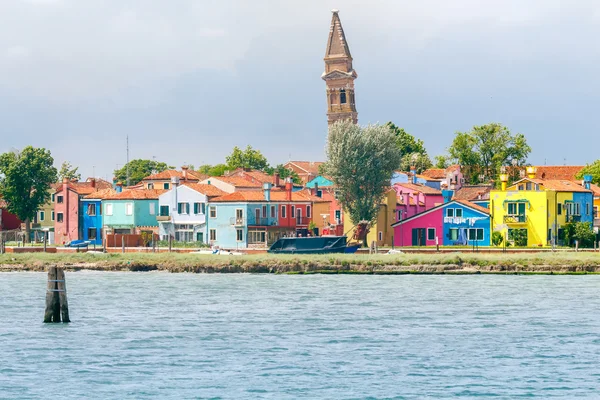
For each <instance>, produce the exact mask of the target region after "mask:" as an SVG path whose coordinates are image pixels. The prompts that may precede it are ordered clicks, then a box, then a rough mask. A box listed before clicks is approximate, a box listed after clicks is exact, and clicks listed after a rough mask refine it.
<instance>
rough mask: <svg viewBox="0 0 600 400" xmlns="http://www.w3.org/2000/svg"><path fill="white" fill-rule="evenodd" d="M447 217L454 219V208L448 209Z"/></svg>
mask: <svg viewBox="0 0 600 400" xmlns="http://www.w3.org/2000/svg"><path fill="white" fill-rule="evenodd" d="M446 217H449V218H453V217H454V208H446Z"/></svg>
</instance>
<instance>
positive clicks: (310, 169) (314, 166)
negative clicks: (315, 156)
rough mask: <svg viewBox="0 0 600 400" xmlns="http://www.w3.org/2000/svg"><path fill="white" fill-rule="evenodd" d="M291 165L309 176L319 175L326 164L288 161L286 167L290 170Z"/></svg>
mask: <svg viewBox="0 0 600 400" xmlns="http://www.w3.org/2000/svg"><path fill="white" fill-rule="evenodd" d="M290 164H293V165H294V166H296V167H297V168H298V169H301V170H303V171H305V172H306V173H308V174H313V175H318V174H319V167H320V166H321V165H323V164H325V163H324V162H323V161H288V162H287V163H286V164H285V167H286V168H288V169H289V166H290Z"/></svg>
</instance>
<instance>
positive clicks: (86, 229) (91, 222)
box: [80, 188, 117, 246]
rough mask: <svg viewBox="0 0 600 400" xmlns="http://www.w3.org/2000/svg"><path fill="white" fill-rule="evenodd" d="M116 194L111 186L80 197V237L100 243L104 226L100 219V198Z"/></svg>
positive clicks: (92, 242) (93, 242) (96, 243)
mask: <svg viewBox="0 0 600 400" xmlns="http://www.w3.org/2000/svg"><path fill="white" fill-rule="evenodd" d="M115 194H117V191H116V190H115V189H113V188H108V189H103V190H98V191H95V192H93V193H91V194H89V195H87V196H85V197H84V198H83V199H81V210H80V214H81V216H82V218H81V224H82V229H81V239H82V240H87V241H89V242H90V243H91V244H95V245H100V246H101V245H102V243H103V237H104V236H103V233H102V227H103V226H104V224H103V220H102V200H103V199H105V198H108V197H111V196H114V195H115Z"/></svg>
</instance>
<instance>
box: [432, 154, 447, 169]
mask: <svg viewBox="0 0 600 400" xmlns="http://www.w3.org/2000/svg"><path fill="white" fill-rule="evenodd" d="M434 160H435V167H436V168H439V169H446V168H448V167H449V166H450V163H449V162H448V157H447V156H435V158H434Z"/></svg>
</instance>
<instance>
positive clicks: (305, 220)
mask: <svg viewBox="0 0 600 400" xmlns="http://www.w3.org/2000/svg"><path fill="white" fill-rule="evenodd" d="M295 220H296V225H300V226H302V225H308V224H310V220H311V218H308V217H296V218H295Z"/></svg>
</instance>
